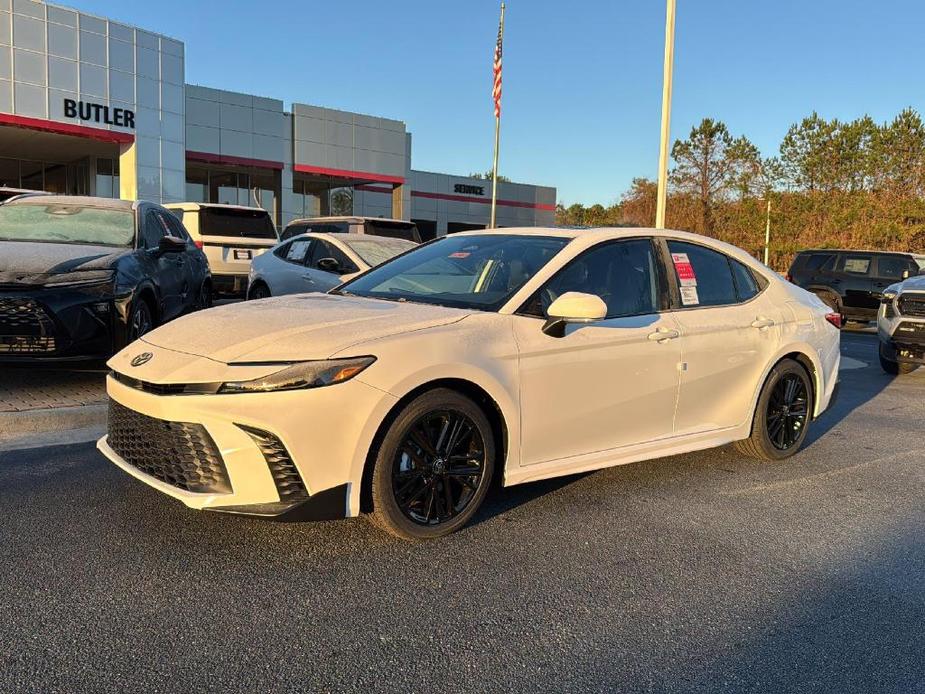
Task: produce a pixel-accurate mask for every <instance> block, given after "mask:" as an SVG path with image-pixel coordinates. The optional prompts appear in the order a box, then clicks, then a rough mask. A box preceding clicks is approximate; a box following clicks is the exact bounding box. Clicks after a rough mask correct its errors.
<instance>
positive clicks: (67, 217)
mask: <svg viewBox="0 0 925 694" xmlns="http://www.w3.org/2000/svg"><path fill="white" fill-rule="evenodd" d="M134 240H135V214H134V212H133V211H132V210H129V209H121V210H120V209H111V208H103V207H89V206H87V205H79V204H72V203H60V202H56V203H54V204H52V205H49V204H47V203H46V204H41V203H40V202H20V203H15V202H14V203H8V204H6V205H0V241H38V242H43V243H86V244H93V245H99V246H131V245H132V243H133V242H134Z"/></svg>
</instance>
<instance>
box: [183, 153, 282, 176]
mask: <svg viewBox="0 0 925 694" xmlns="http://www.w3.org/2000/svg"><path fill="white" fill-rule="evenodd" d="M186 159H187V160H188V161H198V162H202V163H204V164H222V165H224V166H251V167H254V168H256V169H274V170H276V171H282V170H283V162H281V161H270V160H268V159H250V158H248V157H233V156H231V155H228V154H212V153H210V152H193V151H190V150H187V151H186Z"/></svg>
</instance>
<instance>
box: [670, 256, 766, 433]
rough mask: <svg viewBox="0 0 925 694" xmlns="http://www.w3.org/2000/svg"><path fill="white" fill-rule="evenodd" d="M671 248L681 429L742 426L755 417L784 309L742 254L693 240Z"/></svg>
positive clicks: (678, 429)
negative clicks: (764, 289)
mask: <svg viewBox="0 0 925 694" xmlns="http://www.w3.org/2000/svg"><path fill="white" fill-rule="evenodd" d="M666 246H667V250H668V252H669V253H670V262H671V265H672V266H673V271H674V274H673V277H672V279H673V282H674V285H675V289H674V301H675V308H676V310H675V311H674V314H673V315H674V319H675V320H676V321H677V323H678V327H679V329H680V331H681V339H680V347H681V366H680V372H681V385H680V390H679V395H678V408H677V413H676V415H675V434H676V435H682V436H683V435H687V434H696V433H700V432H708V431H715V430H721V429H727V428H730V427H734V426H738V425H740V424H742V422H744V421H745V420H746V418H748V417H750V416H751V414H752V411H751V410H752V398H753V397H754V393H755V388H756V387H757V384H758V383H759V381H760V379H761V376H762V374H763V373H764V369H765V367H766V366H767V364H768V362H769V361H770V359H771V358H772V357H773V354H774V353H775V352H776V351H777V348H778V344H779V343H780V324H781V322H782V320H783V314H782V309H781V307H778V306H775V305H774V304H773V302H771V300H770V299H769V298H768V296H767V293H765V292H762V291H761V286H760V285H759V282H758V279H759V278H757V277H756V276H755V275H754V274H753V273H752V271H751V270H749V268H748V267H746V266H745V265H744V264H742V263H740V262H738V261H737V260H735V259H734V258H730V257H729V256H727V255H725V254H723V253H720V252H719V251H717V250H715V249H712V248H708V247H706V246H701V245H699V244H694V243H690V242H686V241H675V240H669V241H668V242H667V244H666Z"/></svg>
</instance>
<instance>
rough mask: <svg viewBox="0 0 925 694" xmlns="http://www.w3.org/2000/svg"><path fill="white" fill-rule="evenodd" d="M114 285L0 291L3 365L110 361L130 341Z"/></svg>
mask: <svg viewBox="0 0 925 694" xmlns="http://www.w3.org/2000/svg"><path fill="white" fill-rule="evenodd" d="M125 303H127V302H126V301H121V300H119V299H116V298H115V297H114V296H113V290H112V287H111V285H101V286H97V287H92V286H91V287H83V288H66V287H62V288H53V289H50V288H42V287H37V288H29V289H22V290H18V289H17V290H12V291H11V290H0V361H3V362H37V361H71V360H80V359H105V358H107V357H109V356H110V355H111V354H112V353H113V351H114V350H115V348H116V347H117V345H119V344H120V341H124V339H125V317H124V313H125V311H124V308H125V306H124V304H125Z"/></svg>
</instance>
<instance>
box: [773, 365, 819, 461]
mask: <svg viewBox="0 0 925 694" xmlns="http://www.w3.org/2000/svg"><path fill="white" fill-rule="evenodd" d="M808 416H809V392H808V390H807V386H806V382H805V379H802V378H800V377H799V375H798V374H792V373H791V374H786V375H784V376H783V377H781V378H780V379H779V380H778V381H777V383H776V384H774V388H773V389H772V390H771V397H770V399H769V401H768V407H767V413H766V415H765V426H766V427H767V430H768V438H770V439H771V444H772V445H773V446H774V447H775V448H776V449H777V450H779V451H786V450H788V449H789V448H791V447H792V446H793V445H794V444H795V443H796V442H797V441H799V440H800V437H801V436H800V435H801V434H802V433H803V430H804V429H805V428H806V419H807V417H808Z"/></svg>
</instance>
